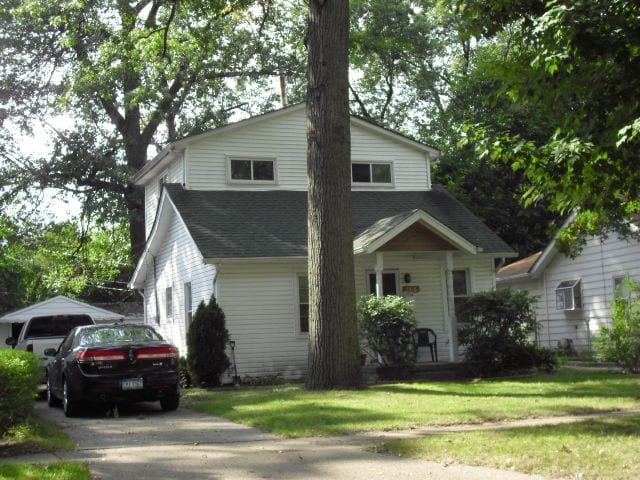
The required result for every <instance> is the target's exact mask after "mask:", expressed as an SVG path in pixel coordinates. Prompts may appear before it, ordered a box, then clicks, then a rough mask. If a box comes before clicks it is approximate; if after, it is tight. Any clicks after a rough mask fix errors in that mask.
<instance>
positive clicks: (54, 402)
mask: <svg viewBox="0 0 640 480" xmlns="http://www.w3.org/2000/svg"><path fill="white" fill-rule="evenodd" d="M60 403H61V402H60V399H59V398H58V397H56V396H55V395H54V394H53V391H52V390H51V379H50V378H49V375H47V405H49V406H50V407H52V408H53V407H59V406H60Z"/></svg>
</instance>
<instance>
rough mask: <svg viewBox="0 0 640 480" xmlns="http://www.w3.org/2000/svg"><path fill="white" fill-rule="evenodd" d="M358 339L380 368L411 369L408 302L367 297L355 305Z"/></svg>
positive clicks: (410, 309)
mask: <svg viewBox="0 0 640 480" xmlns="http://www.w3.org/2000/svg"><path fill="white" fill-rule="evenodd" d="M358 319H359V324H360V335H361V337H362V339H363V341H364V343H365V344H366V346H367V348H368V349H369V350H370V352H371V353H373V354H374V356H376V357H377V358H378V360H379V361H380V363H381V365H382V366H385V367H389V366H401V365H413V364H414V363H415V361H416V349H415V346H414V344H413V330H414V329H415V327H416V321H415V317H414V313H413V307H412V305H411V302H410V301H408V300H407V299H405V298H403V297H398V296H396V295H389V296H387V297H384V298H378V297H376V296H374V295H367V296H364V297H362V298H361V299H360V302H359V303H358Z"/></svg>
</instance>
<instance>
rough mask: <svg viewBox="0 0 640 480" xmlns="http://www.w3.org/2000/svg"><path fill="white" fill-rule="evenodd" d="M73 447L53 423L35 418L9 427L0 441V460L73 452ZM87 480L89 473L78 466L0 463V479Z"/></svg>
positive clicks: (60, 463)
mask: <svg viewBox="0 0 640 480" xmlns="http://www.w3.org/2000/svg"><path fill="white" fill-rule="evenodd" d="M74 448H75V444H74V443H73V441H72V440H71V438H69V436H68V435H67V434H66V433H65V432H64V431H63V430H62V429H61V428H60V427H58V426H57V425H56V424H55V423H51V422H47V421H45V420H42V419H40V418H38V417H36V416H32V417H30V418H28V419H27V420H26V421H25V422H24V423H22V424H20V425H16V426H14V427H12V428H11V429H10V430H9V431H8V432H7V433H6V434H5V435H4V436H3V437H2V440H0V459H7V458H10V457H13V456H15V455H22V454H29V453H41V452H50V451H54V450H73V449H74ZM5 478H6V479H9V478H11V479H14V480H32V479H33V480H89V479H91V473H90V472H89V469H88V468H87V467H86V466H85V465H83V464H82V463H69V462H57V463H53V464H51V465H34V464H29V463H20V462H10V463H2V464H0V480H2V479H5Z"/></svg>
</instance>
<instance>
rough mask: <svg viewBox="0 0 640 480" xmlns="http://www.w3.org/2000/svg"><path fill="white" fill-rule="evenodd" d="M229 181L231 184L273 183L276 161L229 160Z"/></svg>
mask: <svg viewBox="0 0 640 480" xmlns="http://www.w3.org/2000/svg"><path fill="white" fill-rule="evenodd" d="M229 164H230V165H229V170H230V179H231V181H232V182H256V183H275V181H276V161H275V159H273V158H244V157H243V158H239V157H232V158H230V159H229Z"/></svg>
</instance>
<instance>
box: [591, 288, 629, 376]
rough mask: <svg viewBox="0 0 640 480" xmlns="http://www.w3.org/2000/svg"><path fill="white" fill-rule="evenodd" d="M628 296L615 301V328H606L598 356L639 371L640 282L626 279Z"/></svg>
mask: <svg viewBox="0 0 640 480" xmlns="http://www.w3.org/2000/svg"><path fill="white" fill-rule="evenodd" d="M626 287H627V291H628V296H627V297H626V298H618V299H616V300H615V302H614V303H613V307H612V311H611V317H612V318H613V326H612V327H610V328H609V327H603V328H602V329H601V330H600V336H599V337H598V338H597V340H596V342H595V345H596V348H597V350H598V353H597V356H596V357H597V358H598V359H600V360H605V361H609V362H615V363H616V364H618V365H621V366H622V367H623V368H624V369H625V370H628V371H630V372H634V373H638V372H640V282H637V281H636V282H634V281H630V280H628V281H627V282H626Z"/></svg>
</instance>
